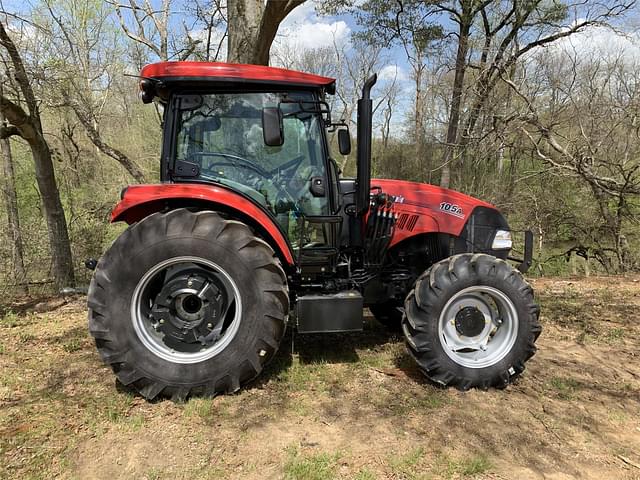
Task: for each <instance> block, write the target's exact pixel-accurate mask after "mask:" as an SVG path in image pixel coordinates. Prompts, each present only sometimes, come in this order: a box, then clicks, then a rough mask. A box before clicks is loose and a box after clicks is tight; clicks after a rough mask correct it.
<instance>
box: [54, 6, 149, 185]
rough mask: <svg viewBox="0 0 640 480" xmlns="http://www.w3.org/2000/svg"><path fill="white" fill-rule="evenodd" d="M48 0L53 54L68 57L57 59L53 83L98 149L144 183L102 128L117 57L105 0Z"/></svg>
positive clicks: (133, 165)
mask: <svg viewBox="0 0 640 480" xmlns="http://www.w3.org/2000/svg"><path fill="white" fill-rule="evenodd" d="M45 5H46V8H47V10H48V13H49V16H50V18H51V20H52V21H51V24H50V25H47V32H48V34H49V42H50V48H51V50H52V52H53V55H54V56H55V57H57V58H59V59H64V60H59V61H58V62H57V67H58V68H57V69H56V70H57V78H56V82H55V85H56V87H57V89H58V90H59V93H60V96H61V97H62V99H63V101H64V103H65V104H66V105H67V106H69V107H70V108H71V109H72V110H73V112H74V113H75V115H76V117H77V118H78V120H79V121H80V124H81V125H82V126H83V127H84V130H85V133H86V135H87V137H88V138H89V140H90V141H91V142H92V143H93V144H94V145H95V147H96V148H97V149H98V151H100V152H102V153H103V154H104V155H106V156H108V157H110V158H112V159H113V160H115V161H117V162H118V163H119V164H120V165H122V166H123V167H124V168H125V170H126V171H127V172H129V174H130V175H131V176H132V177H133V178H134V179H135V180H136V181H137V182H139V183H144V181H145V176H144V173H143V172H142V170H141V169H140V167H139V166H138V164H137V163H136V162H135V161H133V160H132V159H131V158H129V157H128V156H127V155H126V154H125V153H124V152H122V151H121V150H119V149H118V148H116V147H114V146H112V145H110V144H109V143H108V142H107V141H106V140H105V138H104V137H103V135H102V133H101V131H100V130H101V129H100V124H101V120H102V119H103V114H104V111H105V107H106V106H107V105H108V102H109V94H110V87H111V85H110V84H111V82H112V79H113V76H114V75H113V72H112V71H111V70H112V69H113V66H114V65H115V64H116V63H117V57H118V49H117V47H115V46H114V44H115V43H116V42H115V39H114V38H112V36H111V35H110V32H109V28H110V25H109V24H108V23H107V19H108V12H107V11H106V10H105V8H104V7H103V6H100V7H98V9H96V8H95V4H94V3H93V2H90V1H87V0H81V1H78V2H73V3H71V4H68V5H67V4H58V3H52V2H51V1H50V0H45ZM52 80H53V79H52ZM107 111H109V110H108V109H107Z"/></svg>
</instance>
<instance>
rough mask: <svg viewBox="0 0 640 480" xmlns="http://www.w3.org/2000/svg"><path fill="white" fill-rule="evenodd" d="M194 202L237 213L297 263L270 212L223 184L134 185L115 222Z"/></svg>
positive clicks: (280, 254)
mask: <svg viewBox="0 0 640 480" xmlns="http://www.w3.org/2000/svg"><path fill="white" fill-rule="evenodd" d="M190 206H198V207H200V208H202V207H204V208H207V209H212V210H221V211H224V212H228V213H230V214H232V215H234V216H235V217H237V218H239V219H240V220H242V221H244V222H245V223H247V224H248V225H250V226H251V227H253V228H254V229H256V230H257V231H259V232H260V233H261V234H262V236H263V237H264V240H266V241H267V243H269V244H270V245H271V247H272V248H273V249H274V250H275V252H276V254H277V255H278V257H280V259H281V260H282V261H283V262H284V263H285V264H286V265H288V266H293V265H294V264H295V262H294V259H293V251H292V249H291V246H290V244H289V242H288V240H287V238H286V236H285V235H284V234H283V233H282V231H281V230H280V227H279V226H278V224H277V223H276V222H275V220H274V219H273V218H272V217H271V216H270V215H269V213H268V212H266V211H265V210H264V209H263V208H262V207H261V206H259V205H257V204H256V203H254V202H253V201H252V200H250V199H248V198H247V197H244V196H243V195H240V194H238V193H236V192H234V191H232V190H230V189H227V188H224V187H222V186H219V185H205V184H198V183H163V184H155V185H132V186H130V187H127V188H126V189H125V190H124V191H123V194H122V200H121V201H120V202H119V203H118V204H117V205H116V206H115V208H114V209H113V211H112V212H111V222H112V223H113V222H126V223H127V224H129V225H131V224H132V223H135V222H137V221H139V220H141V219H143V218H145V217H147V216H149V215H151V214H152V213H155V212H158V211H161V210H164V209H173V208H181V207H190Z"/></svg>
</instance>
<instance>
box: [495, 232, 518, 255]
mask: <svg viewBox="0 0 640 480" xmlns="http://www.w3.org/2000/svg"><path fill="white" fill-rule="evenodd" d="M512 246H513V242H512V241H511V232H510V231H509V230H498V231H497V232H496V235H495V237H493V243H492V244H491V248H492V249H493V250H506V249H508V248H511V247H512Z"/></svg>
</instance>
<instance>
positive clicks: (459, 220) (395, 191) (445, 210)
mask: <svg viewBox="0 0 640 480" xmlns="http://www.w3.org/2000/svg"><path fill="white" fill-rule="evenodd" d="M376 187H379V188H381V189H382V191H383V192H385V193H387V194H389V195H393V196H395V197H396V203H395V211H396V213H397V215H398V220H397V222H396V232H395V234H394V236H393V241H392V242H391V245H394V244H397V243H399V242H400V241H402V240H404V239H406V238H409V237H412V236H415V235H417V234H421V233H431V232H442V233H448V234H451V235H455V236H459V235H460V234H461V232H462V230H463V229H464V226H465V224H466V222H467V220H468V219H469V217H470V216H471V213H472V212H473V211H474V210H475V209H476V208H478V207H483V209H490V210H493V211H495V213H496V214H497V215H499V216H500V217H502V216H501V215H500V213H499V212H498V210H497V209H496V207H494V206H493V205H491V204H490V203H487V202H483V201H482V200H478V199H477V198H473V197H470V196H469V195H465V194H464V193H460V192H456V191H454V190H449V189H447V188H442V187H438V186H435V185H429V184H426V183H417V182H408V181H403V180H385V179H373V180H372V181H371V188H376ZM505 223H506V222H505Z"/></svg>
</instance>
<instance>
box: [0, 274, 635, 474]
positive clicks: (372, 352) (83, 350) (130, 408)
mask: <svg viewBox="0 0 640 480" xmlns="http://www.w3.org/2000/svg"><path fill="white" fill-rule="evenodd" d="M536 289H537V291H538V293H539V298H540V301H541V303H542V306H543V319H542V320H543V323H544V327H545V330H544V332H543V335H542V337H541V338H540V340H539V346H540V351H539V352H538V354H537V355H536V357H534V359H533V360H532V361H531V362H529V364H528V368H527V371H526V372H525V375H524V376H523V377H522V379H521V380H520V381H519V382H518V383H517V384H515V385H512V386H510V387H509V388H508V389H506V390H503V391H497V390H493V391H489V392H480V391H471V392H467V393H460V392H457V391H454V390H445V389H440V388H437V387H434V386H432V385H430V384H428V383H425V382H424V381H423V380H422V379H421V377H420V375H419V374H418V372H417V371H416V370H415V368H414V367H413V365H412V363H411V362H410V361H409V359H408V357H407V355H406V354H405V352H404V347H403V345H402V342H401V339H400V338H398V337H396V336H394V335H393V334H389V333H388V332H387V331H385V330H384V329H383V328H382V327H380V326H378V325H377V324H376V323H375V322H374V321H373V320H372V321H371V322H370V323H369V324H368V325H367V330H366V331H365V332H364V333H362V334H354V335H330V336H306V337H304V336H295V337H294V338H293V342H292V338H291V337H290V336H288V337H287V338H286V339H285V342H284V343H283V345H282V348H281V351H280V353H279V354H278V356H277V358H276V359H275V361H274V362H273V363H272V364H271V365H270V366H269V367H268V369H267V371H265V372H264V374H263V375H262V377H261V378H260V379H259V380H258V381H257V382H255V383H254V384H253V385H250V386H249V387H248V388H246V389H244V390H243V391H242V392H241V393H239V394H237V395H233V396H225V397H218V398H215V399H192V400H189V401H188V402H186V403H185V404H174V403H171V402H168V401H165V402H158V403H147V402H145V401H144V400H142V399H140V398H138V397H135V396H132V395H130V394H128V393H126V392H124V391H122V390H121V389H118V388H116V385H115V382H114V377H113V375H112V374H111V372H110V370H109V369H107V368H106V367H104V366H103V365H102V364H101V363H100V361H99V359H98V356H97V354H96V352H95V349H94V347H93V344H92V342H91V340H90V338H89V336H88V334H87V331H86V319H85V318H86V317H85V310H84V305H83V300H82V299H76V300H74V301H71V302H69V303H68V304H65V305H62V306H57V308H54V309H53V310H51V311H48V312H46V311H44V310H46V309H47V308H46V307H47V305H46V304H44V305H42V304H41V305H39V306H34V308H35V310H37V311H40V312H41V313H35V312H34V309H33V308H29V309H26V311H22V312H21V313H20V314H12V313H7V314H5V315H4V317H3V318H2V319H1V320H0V378H1V384H0V478H53V477H60V478H78V479H87V478H105V479H109V480H113V479H118V478H123V479H129V478H147V479H164V478H167V479H181V478H184V479H191V478H203V479H207V478H212V479H213V478H242V479H245V478H249V479H251V478H256V479H257V478H260V479H263V478H286V479H308V480H313V479H321V480H322V479H332V478H340V479H342V478H350V479H360V480H367V479H422V478H424V479H426V478H433V479H438V478H445V479H457V478H492V479H494V478H495V479H497V478H500V479H511V478H547V477H548V478H612V479H613V478H616V479H625V478H627V479H635V478H640V469H638V468H637V467H634V466H633V464H634V463H635V464H636V465H637V464H640V454H639V453H638V452H640V419H639V416H638V412H640V395H639V389H640V378H639V375H640V368H639V367H640V359H639V358H638V340H637V339H638V336H639V335H638V334H639V333H640V323H638V321H637V311H638V309H639V308H640V283H639V282H638V278H626V279H622V278H615V279H612V278H599V279H589V280H575V281H567V280H553V279H544V280H538V281H537V282H536ZM58 303H59V302H58ZM58 303H52V304H51V307H56V305H58ZM292 343H293V347H292ZM292 348H293V353H292ZM625 459H626V461H625ZM629 462H631V463H629ZM554 475H555V477H554Z"/></svg>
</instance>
